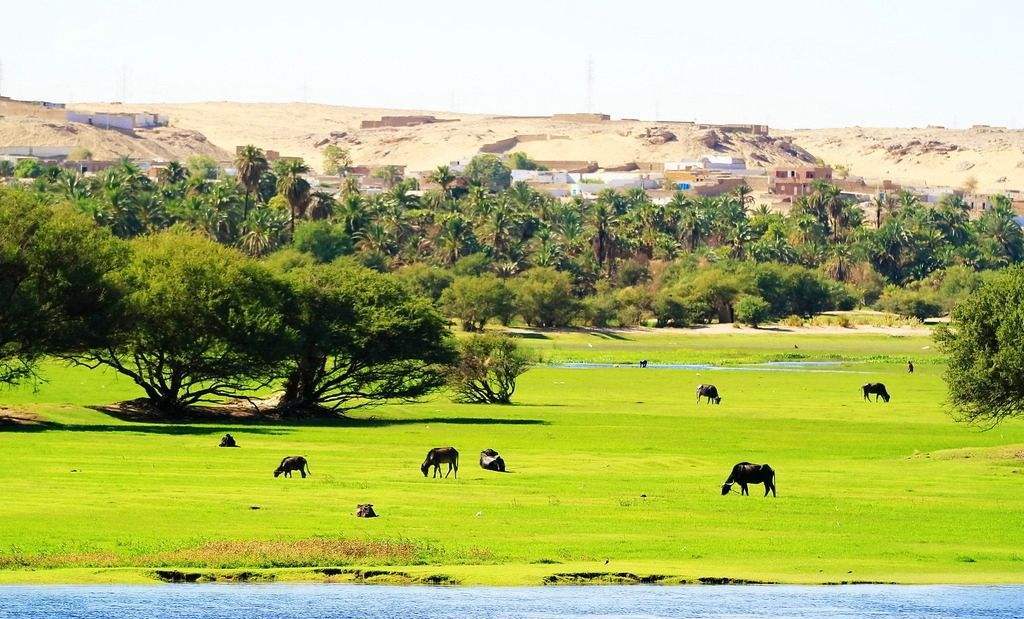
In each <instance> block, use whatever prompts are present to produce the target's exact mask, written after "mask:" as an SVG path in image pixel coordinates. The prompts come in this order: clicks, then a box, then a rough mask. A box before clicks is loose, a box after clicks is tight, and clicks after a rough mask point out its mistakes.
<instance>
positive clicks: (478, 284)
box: [441, 275, 515, 331]
mask: <svg viewBox="0 0 1024 619" xmlns="http://www.w3.org/2000/svg"><path fill="white" fill-rule="evenodd" d="M441 306H442V307H443V308H444V309H445V311H446V312H448V314H449V315H450V316H454V317H455V318H458V319H459V320H460V321H462V328H463V329H465V330H466V331H478V330H480V329H483V328H484V325H485V324H487V321H488V320H490V319H492V318H501V319H502V321H503V322H507V321H508V319H509V318H510V317H511V316H512V313H513V311H514V307H515V297H514V295H513V294H512V291H511V290H509V288H508V286H506V285H505V282H503V281H502V280H500V279H498V278H497V277H495V276H494V275H479V276H471V277H457V278H455V280H454V281H453V282H452V285H451V286H449V287H448V288H447V289H446V290H445V291H444V292H443V293H441Z"/></svg>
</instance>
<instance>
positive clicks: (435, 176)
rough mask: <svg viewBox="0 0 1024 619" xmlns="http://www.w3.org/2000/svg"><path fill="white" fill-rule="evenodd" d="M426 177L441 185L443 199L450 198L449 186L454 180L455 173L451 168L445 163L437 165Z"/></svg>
mask: <svg viewBox="0 0 1024 619" xmlns="http://www.w3.org/2000/svg"><path fill="white" fill-rule="evenodd" d="M427 179H428V180H430V182H432V183H437V185H438V186H440V187H441V193H443V194H444V197H445V199H451V197H452V192H451V186H452V183H454V182H455V174H454V173H453V172H452V169H451V168H449V167H448V166H446V165H439V166H437V167H436V168H434V171H433V172H431V173H430V175H429V176H428V177H427Z"/></svg>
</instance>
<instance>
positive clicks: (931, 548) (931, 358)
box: [0, 332, 1024, 584]
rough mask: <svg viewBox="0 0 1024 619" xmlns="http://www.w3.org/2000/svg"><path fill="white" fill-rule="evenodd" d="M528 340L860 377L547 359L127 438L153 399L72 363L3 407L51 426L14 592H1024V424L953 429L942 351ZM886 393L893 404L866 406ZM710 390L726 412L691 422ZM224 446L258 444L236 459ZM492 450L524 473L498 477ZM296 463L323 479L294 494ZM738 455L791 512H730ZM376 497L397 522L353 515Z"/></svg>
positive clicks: (884, 343) (613, 354)
mask: <svg viewBox="0 0 1024 619" xmlns="http://www.w3.org/2000/svg"><path fill="white" fill-rule="evenodd" d="M524 341H525V342H526V343H527V344H528V345H529V346H531V347H534V348H536V349H537V350H538V354H539V355H540V356H541V357H542V358H543V359H545V360H547V361H552V362H559V361H598V362H610V363H624V362H627V361H635V360H637V359H640V358H648V359H650V360H651V361H652V362H657V363H669V362H686V363H695V362H726V363H733V364H735V363H740V362H757V361H765V360H772V359H792V358H802V359H808V360H814V359H846V360H850V362H847V363H843V364H842V365H841V366H839V367H835V368H828V369H829V371H751V370H746V369H740V368H733V369H728V370H702V371H687V370H679V369H657V368H648V369H645V370H641V369H639V368H635V367H609V368H602V369H568V368H560V367H551V366H541V367H538V368H536V369H534V370H531V371H530V372H529V373H527V374H526V375H525V376H523V377H522V379H521V381H520V388H519V391H518V392H517V394H516V401H517V403H516V404H515V405H513V406H505V407H496V406H476V405H458V404H452V403H451V402H450V401H449V400H448V399H447V398H446V397H444V396H439V397H437V398H435V399H432V400H430V401H427V402H423V403H419V404H410V405H393V406H385V407H381V408H378V409H374V410H371V411H365V412H361V413H359V414H357V415H355V418H354V419H351V420H348V421H345V422H341V423H338V424H333V425H331V424H328V425H273V424H267V425H258V424H244V425H232V426H228V425H224V424H220V423H215V424H191V425H183V426H168V425H161V424H156V423H130V422H124V421H120V420H118V419H116V418H113V417H111V416H108V415H106V414H103V413H101V412H98V411H96V410H93V409H91V408H90V406H92V405H99V404H106V403H110V402H114V401H118V400H123V399H128V398H132V397H137V395H138V393H137V392H136V390H135V389H134V388H133V386H132V385H131V384H128V383H126V382H125V381H123V380H120V379H118V378H117V377H116V376H114V375H112V374H109V373H106V372H102V371H89V370H84V369H80V368H66V367H63V366H60V365H57V364H49V365H47V366H45V368H44V374H45V376H46V377H47V378H48V382H46V383H45V384H42V385H39V386H38V387H37V388H35V389H33V388H32V387H22V388H19V389H17V390H13V391H5V392H0V406H3V407H7V408H9V409H15V410H19V411H29V412H34V413H36V414H38V415H39V416H40V417H41V418H42V419H44V420H45V421H46V422H47V423H45V424H40V425H36V426H22V427H19V428H10V427H7V428H3V427H2V426H0V454H2V456H0V583H3V582H142V581H152V580H153V579H160V578H162V579H164V580H181V579H185V580H192V579H200V580H218V581H232V580H233V581H238V580H248V581H260V580H270V579H274V580H279V581H281V580H331V581H358V582H411V583H463V584H472V583H485V584H539V583H542V582H551V583H570V582H644V581H648V582H691V581H695V582H701V581H702V582H720V581H722V580H723V579H733V580H750V581H761V582H801V583H803V582H807V583H825V582H864V581H880V582H908V583H909V582H957V583H981V582H1024V527H1022V526H1021V525H1022V524H1024V493H1022V492H1021V489H1022V483H1024V472H1022V469H1024V460H1022V458H1024V423H1019V422H1014V423H1008V424H1005V425H1003V426H1000V427H999V428H996V429H995V430H992V431H988V432H981V431H979V430H977V429H972V428H969V427H964V426H962V425H958V424H956V423H954V422H953V421H951V419H950V418H949V417H948V416H947V415H946V413H945V412H944V410H943V408H942V401H943V398H944V386H943V383H942V380H941V377H940V373H941V370H942V366H941V360H940V359H939V358H938V357H936V356H935V351H934V349H933V347H932V343H931V341H930V340H929V339H928V338H926V337H889V336H884V335H864V334H858V335H827V336H826V335H800V334H778V333H765V334H763V335H761V334H759V335H748V334H736V335H733V334H728V335H692V334H684V333H678V332H677V333H673V334H665V333H656V334H650V333H627V334H623V333H604V334H594V333H585V332H574V333H564V334H550V333H549V334H543V335H534V336H531V337H527V338H525V339H524ZM794 345H795V346H797V348H794ZM908 357H912V358H914V360H915V363H917V364H918V368H919V370H918V372H917V373H915V374H914V375H912V376H910V375H907V374H906V373H905V370H904V365H903V363H902V360H903V359H905V358H908ZM897 361H899V363H897ZM876 380H881V381H884V382H885V383H886V384H887V385H888V386H889V389H890V391H891V392H892V394H893V400H892V402H891V403H889V404H888V405H886V404H882V403H878V404H875V403H874V402H871V403H866V402H863V401H862V400H861V395H860V393H859V386H860V385H861V384H862V383H864V382H868V381H876ZM701 382H713V383H715V384H717V385H718V387H719V389H720V391H721V392H722V395H723V396H724V400H723V403H722V404H721V405H720V406H717V407H716V406H708V405H701V406H696V405H695V404H694V395H693V392H694V387H695V385H696V384H698V383H701ZM227 431H230V432H231V433H232V434H233V435H234V436H235V437H236V438H237V439H238V441H239V444H240V445H241V449H218V448H217V442H218V440H219V438H220V436H221V435H222V434H223V433H224V432H227ZM448 444H451V445H454V446H456V447H457V448H458V449H459V450H460V451H461V452H462V456H463V461H462V469H461V471H460V476H459V479H458V480H457V481H456V480H454V479H448V480H443V481H442V480H433V479H424V478H423V477H422V475H421V474H420V472H419V468H418V467H419V464H420V462H421V461H422V459H423V455H424V453H425V452H426V450H427V449H428V448H429V447H433V446H438V445H448ZM486 447H491V448H494V449H497V450H499V451H500V452H501V453H502V454H503V455H504V456H505V458H506V460H507V462H508V464H509V467H510V470H511V472H509V473H507V474H497V473H489V472H485V471H482V470H481V469H480V468H479V467H478V466H477V464H476V458H477V454H478V453H479V451H480V450H481V449H483V448H486ZM292 454H303V455H306V456H307V457H308V458H309V461H310V468H311V470H312V476H311V477H310V478H308V479H305V480H303V479H299V478H297V477H296V478H294V479H274V478H273V477H272V475H271V473H272V471H273V469H274V467H275V466H276V464H277V462H278V461H279V460H280V459H281V457H283V456H285V455H292ZM741 460H750V461H753V462H768V463H770V464H771V465H772V466H773V467H774V468H775V469H776V470H777V471H778V478H777V483H778V488H779V497H778V498H777V499H772V498H767V499H765V498H762V497H761V496H760V494H761V491H760V490H759V488H760V486H755V487H753V489H752V493H751V494H752V495H751V496H750V497H740V496H739V495H737V494H733V495H730V496H725V497H723V496H720V495H719V488H720V485H721V483H722V481H723V480H724V479H725V477H726V476H727V475H728V473H729V470H730V468H731V467H732V465H733V464H735V463H736V462H738V461H741ZM364 502H370V503H373V504H374V505H375V507H376V509H377V511H378V512H379V513H380V515H381V517H380V518H377V519H372V520H366V519H357V518H355V517H354V516H353V512H354V510H355V507H356V504H357V503H364ZM254 506H258V507H259V509H252V507H254Z"/></svg>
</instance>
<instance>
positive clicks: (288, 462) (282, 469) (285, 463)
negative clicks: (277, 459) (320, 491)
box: [274, 456, 313, 479]
mask: <svg viewBox="0 0 1024 619" xmlns="http://www.w3.org/2000/svg"><path fill="white" fill-rule="evenodd" d="M292 471H298V472H299V473H301V474H302V478H303V479H305V478H306V475H312V474H313V473H311V472H310V471H309V463H308V462H306V459H305V458H303V457H302V456H288V457H286V458H285V459H284V460H281V464H279V465H277V468H276V469H275V470H274V477H277V476H278V475H280V474H281V473H284V476H285V477H291V476H292Z"/></svg>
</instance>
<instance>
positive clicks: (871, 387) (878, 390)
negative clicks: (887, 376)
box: [861, 383, 889, 402]
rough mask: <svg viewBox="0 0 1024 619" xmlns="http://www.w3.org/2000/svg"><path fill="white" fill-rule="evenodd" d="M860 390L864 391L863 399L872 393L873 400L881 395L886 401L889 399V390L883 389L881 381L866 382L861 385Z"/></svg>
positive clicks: (866, 398) (876, 399)
mask: <svg viewBox="0 0 1024 619" xmlns="http://www.w3.org/2000/svg"><path fill="white" fill-rule="evenodd" d="M861 391H863V392H864V399H865V400H869V399H870V398H869V397H868V396H870V395H872V394H874V396H875V402H877V401H878V398H879V397H881V398H882V399H883V400H885V401H886V402H888V401H889V392H888V391H886V390H885V385H883V384H882V383H868V384H866V385H862V386H861Z"/></svg>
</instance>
